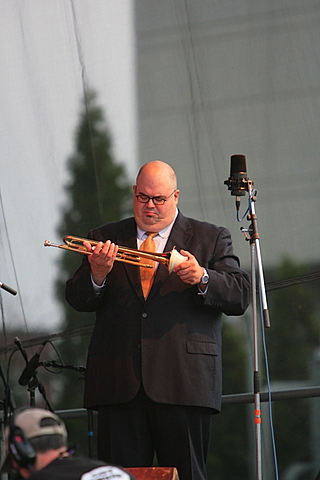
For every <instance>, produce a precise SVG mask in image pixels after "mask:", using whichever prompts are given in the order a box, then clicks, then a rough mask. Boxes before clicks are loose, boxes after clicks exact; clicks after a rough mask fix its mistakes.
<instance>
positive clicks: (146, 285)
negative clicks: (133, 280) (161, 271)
mask: <svg viewBox="0 0 320 480" xmlns="http://www.w3.org/2000/svg"><path fill="white" fill-rule="evenodd" d="M146 234H147V235H148V236H147V238H146V239H145V241H144V242H143V243H142V244H141V245H140V250H144V251H145V252H155V251H156V242H155V241H154V240H153V237H156V236H157V235H158V232H155V233H151V232H146ZM147 263H148V264H149V265H151V266H152V268H146V267H140V279H141V286H142V292H143V296H144V298H147V296H148V295H149V292H150V289H151V287H152V283H153V277H154V273H155V264H156V262H154V261H153V260H149V259H148V260H147Z"/></svg>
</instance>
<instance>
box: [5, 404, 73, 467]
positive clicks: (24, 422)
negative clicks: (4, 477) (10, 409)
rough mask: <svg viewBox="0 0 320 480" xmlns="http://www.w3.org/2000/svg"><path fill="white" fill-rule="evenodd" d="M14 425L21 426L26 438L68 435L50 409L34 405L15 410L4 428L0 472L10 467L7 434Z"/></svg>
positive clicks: (59, 419)
mask: <svg viewBox="0 0 320 480" xmlns="http://www.w3.org/2000/svg"><path fill="white" fill-rule="evenodd" d="M15 426H16V427H19V428H21V430H23V432H24V434H25V436H26V437H27V438H28V439H31V438H35V437H40V436H42V435H62V436H63V437H64V438H67V437H68V434H67V430H66V427H65V424H64V422H63V420H61V418H59V417H58V416H57V415H56V414H55V413H53V412H51V411H50V410H45V409H43V408H36V407H34V408H25V409H23V410H19V411H17V412H16V413H14V415H13V417H12V418H11V419H10V425H8V426H7V427H6V428H5V453H4V458H3V459H2V461H1V464H0V473H2V472H7V471H9V470H10V467H11V462H10V447H9V436H10V430H11V428H12V427H15Z"/></svg>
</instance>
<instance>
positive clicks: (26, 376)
mask: <svg viewBox="0 0 320 480" xmlns="http://www.w3.org/2000/svg"><path fill="white" fill-rule="evenodd" d="M46 343H47V341H44V342H43V344H42V345H41V346H40V348H39V350H38V351H37V353H36V354H35V355H34V356H33V357H32V358H31V360H30V362H27V365H26V367H25V369H24V370H23V372H22V374H21V376H20V378H19V380H18V381H19V385H22V386H23V387H24V386H26V385H27V384H28V383H29V381H30V380H31V378H32V377H33V375H34V373H35V371H36V370H37V368H38V366H39V358H40V355H41V352H42V350H43V349H44V346H45V344H46Z"/></svg>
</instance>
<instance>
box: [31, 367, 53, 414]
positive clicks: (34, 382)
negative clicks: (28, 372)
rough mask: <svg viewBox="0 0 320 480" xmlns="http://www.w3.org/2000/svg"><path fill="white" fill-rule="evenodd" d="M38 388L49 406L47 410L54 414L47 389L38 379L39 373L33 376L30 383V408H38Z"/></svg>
mask: <svg viewBox="0 0 320 480" xmlns="http://www.w3.org/2000/svg"><path fill="white" fill-rule="evenodd" d="M39 365H40V363H39ZM37 388H38V390H39V392H40V393H41V395H42V397H43V399H44V401H45V404H46V406H47V409H48V410H50V412H53V413H54V410H53V408H52V407H51V405H50V403H49V400H48V397H47V394H46V389H45V388H44V385H43V383H42V382H41V381H40V380H39V379H38V375H37V371H35V373H34V374H33V375H32V377H31V379H30V380H29V382H28V392H30V406H31V407H35V406H36V398H35V391H36V389H37Z"/></svg>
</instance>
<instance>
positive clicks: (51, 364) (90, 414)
mask: <svg viewBox="0 0 320 480" xmlns="http://www.w3.org/2000/svg"><path fill="white" fill-rule="evenodd" d="M39 365H42V366H43V367H52V368H60V369H62V368H64V369H69V370H75V371H76V372H80V373H81V375H82V376H83V378H84V376H85V373H86V367H83V366H78V367H77V366H75V365H62V364H59V363H57V362H56V361H55V360H52V361H46V362H40V363H39ZM87 425H88V456H89V458H92V457H93V412H92V410H91V409H90V408H88V409H87Z"/></svg>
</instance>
